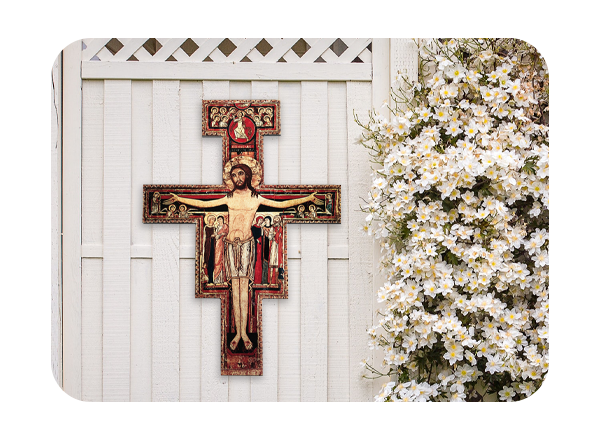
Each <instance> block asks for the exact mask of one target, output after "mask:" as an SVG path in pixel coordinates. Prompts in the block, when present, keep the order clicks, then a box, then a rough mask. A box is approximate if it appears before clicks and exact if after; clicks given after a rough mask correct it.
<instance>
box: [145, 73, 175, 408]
mask: <svg viewBox="0 0 600 440" xmlns="http://www.w3.org/2000/svg"><path fill="white" fill-rule="evenodd" d="M152 112H153V125H152V130H153V136H152V139H153V159H154V162H153V177H152V179H153V182H154V183H155V184H169V183H171V184H175V183H177V182H178V181H179V81H154V82H153V99H152ZM152 242H153V243H152V244H153V247H154V249H153V253H154V254H153V258H152V400H153V401H176V400H178V399H179V226H178V225H171V224H155V225H152Z"/></svg>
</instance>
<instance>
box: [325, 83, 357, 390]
mask: <svg viewBox="0 0 600 440" xmlns="http://www.w3.org/2000/svg"><path fill="white" fill-rule="evenodd" d="M327 89H328V97H327V102H328V115H329V116H328V127H327V128H328V148H327V155H328V157H327V165H328V170H327V179H328V182H327V183H328V184H330V185H341V187H342V197H341V213H342V221H341V224H339V225H337V224H336V225H328V226H327V241H328V250H327V253H328V258H330V260H329V261H328V267H327V279H328V287H327V292H328V296H327V308H328V312H327V325H328V327H327V336H328V343H327V376H328V381H327V393H328V400H330V401H348V400H349V383H350V376H349V374H350V370H349V368H350V365H349V348H348V345H349V342H350V339H349V332H348V325H349V317H348V261H347V258H348V173H349V172H350V173H352V172H353V171H354V170H349V167H348V127H347V123H348V121H347V117H346V111H347V103H346V93H347V91H346V83H343V82H335V83H329V84H328V87H327ZM332 258H340V260H332Z"/></svg>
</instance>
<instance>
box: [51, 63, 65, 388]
mask: <svg viewBox="0 0 600 440" xmlns="http://www.w3.org/2000/svg"><path fill="white" fill-rule="evenodd" d="M50 121H51V122H50V124H51V125H50V127H51V144H50V148H51V150H50V151H51V153H50V154H51V164H52V165H51V166H52V168H51V176H52V185H51V192H52V207H51V220H50V226H51V229H52V237H51V252H52V257H51V264H52V269H51V275H50V276H51V285H52V287H51V311H50V313H51V346H50V353H51V354H50V356H51V357H50V364H51V367H52V375H53V376H54V379H55V380H56V383H57V384H58V386H59V387H61V388H62V379H63V378H62V364H63V360H62V279H61V276H60V274H61V272H62V261H61V260H62V246H61V222H62V216H61V205H60V200H61V194H62V185H61V177H62V176H61V169H62V167H61V163H62V154H61V151H62V136H61V130H62V54H59V55H58V57H57V58H56V59H55V60H54V64H53V65H52V95H51V103H50Z"/></svg>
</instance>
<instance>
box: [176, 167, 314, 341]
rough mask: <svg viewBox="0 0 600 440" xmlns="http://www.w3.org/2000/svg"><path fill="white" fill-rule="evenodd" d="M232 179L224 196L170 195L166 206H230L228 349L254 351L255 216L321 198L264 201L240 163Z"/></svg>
mask: <svg viewBox="0 0 600 440" xmlns="http://www.w3.org/2000/svg"><path fill="white" fill-rule="evenodd" d="M230 178H231V181H232V182H233V187H234V188H233V191H231V192H230V193H229V194H227V196H225V197H222V198H220V199H216V200H209V201H202V200H195V199H188V198H185V197H179V196H177V195H175V194H172V193H171V195H172V196H173V197H171V198H170V199H169V200H167V201H165V204H172V203H174V202H180V203H185V204H186V205H190V206H194V207H197V208H212V207H216V206H222V205H226V206H227V209H228V211H229V224H228V226H229V233H228V234H227V237H226V238H225V240H224V241H225V243H224V244H225V249H224V250H225V254H224V259H225V261H224V264H225V276H226V278H227V281H229V282H230V283H231V290H232V294H233V315H234V319H235V329H236V335H235V337H234V338H233V340H232V341H231V343H230V344H229V347H230V348H231V350H232V351H234V350H235V349H236V347H237V346H238V344H239V342H240V339H241V340H242V341H243V342H244V347H245V348H246V350H251V349H252V342H251V341H250V338H248V334H247V332H246V327H247V324H248V298H249V283H250V282H251V281H254V267H255V261H256V250H255V249H254V237H253V235H252V229H251V228H252V222H253V221H254V215H255V214H256V211H257V210H258V207H259V206H260V205H264V206H268V207H272V208H278V209H285V208H289V207H291V206H295V205H299V204H301V203H306V202H314V201H315V200H318V199H317V198H316V192H314V193H312V194H311V195H309V196H307V197H302V198H298V199H293V200H286V201H281V202H278V201H274V200H268V199H265V198H264V197H262V196H261V195H259V194H258V193H257V192H256V190H255V189H254V188H253V187H252V170H251V169H250V167H249V166H247V165H246V164H243V163H238V164H237V165H234V166H233V167H232V168H231V172H230ZM318 202H320V201H317V203H318Z"/></svg>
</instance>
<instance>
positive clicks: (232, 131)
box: [229, 116, 256, 144]
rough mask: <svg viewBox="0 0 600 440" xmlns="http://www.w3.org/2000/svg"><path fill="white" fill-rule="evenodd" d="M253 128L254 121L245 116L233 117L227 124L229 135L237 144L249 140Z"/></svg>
mask: <svg viewBox="0 0 600 440" xmlns="http://www.w3.org/2000/svg"><path fill="white" fill-rule="evenodd" d="M255 130H256V128H255V126H254V122H252V120H251V119H250V118H247V117H246V116H242V117H239V118H233V120H232V121H231V122H230V124H229V136H231V139H233V140H234V141H236V142H237V143H239V144H245V143H247V142H250V140H251V139H252V137H254V131H255Z"/></svg>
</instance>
